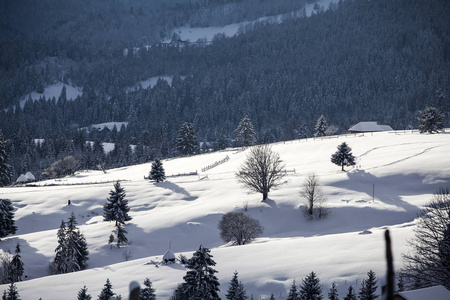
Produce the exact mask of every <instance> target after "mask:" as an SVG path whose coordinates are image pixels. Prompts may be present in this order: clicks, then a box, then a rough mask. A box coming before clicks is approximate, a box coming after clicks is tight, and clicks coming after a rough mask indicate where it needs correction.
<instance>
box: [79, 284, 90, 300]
mask: <svg viewBox="0 0 450 300" xmlns="http://www.w3.org/2000/svg"><path fill="white" fill-rule="evenodd" d="M91 299H92V297H91V295H89V294H88V292H87V287H86V286H84V287H83V288H82V289H81V290H79V291H78V295H77V300H91Z"/></svg>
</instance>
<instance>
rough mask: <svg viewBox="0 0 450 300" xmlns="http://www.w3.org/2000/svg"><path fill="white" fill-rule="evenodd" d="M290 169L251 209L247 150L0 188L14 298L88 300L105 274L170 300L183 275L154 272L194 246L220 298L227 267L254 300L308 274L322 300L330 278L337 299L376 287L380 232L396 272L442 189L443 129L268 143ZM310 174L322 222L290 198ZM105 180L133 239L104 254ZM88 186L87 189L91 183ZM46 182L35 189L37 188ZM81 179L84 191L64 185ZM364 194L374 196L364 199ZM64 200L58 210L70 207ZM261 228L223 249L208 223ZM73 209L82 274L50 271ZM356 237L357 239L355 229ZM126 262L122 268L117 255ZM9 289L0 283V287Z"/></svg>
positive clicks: (449, 178)
mask: <svg viewBox="0 0 450 300" xmlns="http://www.w3.org/2000/svg"><path fill="white" fill-rule="evenodd" d="M344 141H346V142H347V143H348V144H349V146H350V147H352V149H353V154H354V155H355V156H357V161H358V163H357V165H356V166H354V167H351V168H348V170H347V172H342V171H341V170H340V167H339V166H336V165H334V164H332V163H331V162H330V156H331V154H332V153H334V152H335V151H336V146H337V145H338V144H340V143H342V142H344ZM272 149H273V150H274V151H277V152H279V153H280V156H281V158H282V159H283V161H284V162H285V164H286V168H287V169H288V170H294V169H295V173H294V172H289V173H288V175H287V177H285V178H286V180H287V183H286V184H284V185H282V186H281V187H280V188H279V189H278V190H275V191H272V192H271V193H270V194H269V198H270V199H269V200H268V201H265V202H261V198H262V197H261V195H260V194H248V193H247V191H246V190H244V189H243V188H242V187H241V186H240V185H239V184H238V183H237V181H236V178H235V175H234V173H235V172H236V170H237V169H238V167H239V166H240V165H241V164H242V163H243V161H244V159H245V158H246V156H247V154H248V152H249V150H248V149H247V150H245V151H239V150H240V149H229V150H228V151H221V152H215V153H210V154H203V155H197V156H192V157H185V158H175V159H170V160H164V161H163V164H164V168H165V170H166V175H171V174H178V173H186V172H192V171H196V170H197V171H199V172H200V170H201V168H202V167H204V166H207V165H210V164H212V163H214V162H216V161H219V160H222V159H223V158H224V157H226V156H227V155H228V156H229V158H230V159H229V160H228V161H227V162H225V163H223V164H220V165H218V166H216V167H215V168H212V169H210V170H209V171H207V172H205V173H201V172H200V174H199V175H196V176H181V177H169V178H168V180H167V181H165V182H162V183H152V182H149V181H148V180H145V179H144V176H146V175H148V172H149V171H150V168H151V164H150V163H146V164H142V165H136V166H129V167H122V168H118V169H114V170H109V171H108V172H107V174H104V173H103V172H101V171H86V172H82V173H78V174H76V175H74V176H72V177H68V178H63V179H60V180H49V181H46V182H41V183H40V184H42V186H41V187H8V188H1V189H0V198H8V199H11V200H12V203H13V206H14V207H15V208H16V209H17V210H16V211H15V220H16V225H17V226H18V232H17V234H15V235H12V236H8V237H7V238H4V239H3V240H2V241H1V242H0V247H1V249H2V250H10V251H11V252H13V251H14V248H15V245H16V243H17V242H20V244H21V248H22V253H21V254H22V259H23V261H24V264H25V274H26V275H27V280H25V281H23V282H19V283H17V287H18V290H19V293H20V296H21V297H22V299H38V298H39V297H42V299H45V300H51V299H61V297H62V295H64V299H76V295H77V292H78V291H79V290H80V289H81V288H82V287H83V286H84V285H86V286H87V288H88V292H89V293H90V294H91V295H92V296H93V298H94V299H95V298H96V297H97V295H99V293H100V290H101V289H102V288H103V285H104V283H105V282H106V279H107V278H109V279H110V280H111V282H112V285H113V290H114V291H115V292H116V293H118V294H121V295H122V296H123V297H124V299H127V296H128V285H129V283H130V282H131V281H133V280H136V281H138V282H140V283H141V285H142V282H143V280H144V279H145V278H146V277H149V278H150V279H151V281H152V282H153V285H154V287H155V288H156V292H157V296H158V299H169V297H170V295H171V293H172V291H173V290H174V289H175V288H176V286H177V284H178V283H180V282H182V278H183V276H184V275H185V273H186V270H185V269H184V267H183V266H182V265H180V264H172V265H162V266H159V267H156V266H155V265H154V264H149V263H150V262H151V261H160V260H161V258H162V256H163V254H164V252H165V251H166V250H167V249H168V247H169V243H171V249H172V250H173V251H174V252H175V254H176V255H177V256H178V255H179V254H180V253H183V254H184V255H186V256H187V257H188V258H189V257H191V256H192V253H193V252H194V251H195V250H196V249H198V247H199V245H200V244H202V245H203V246H204V247H208V248H211V254H212V255H213V256H214V260H215V261H216V263H217V265H216V269H217V270H218V271H219V273H218V274H217V276H218V278H219V280H220V283H221V286H220V289H221V296H222V298H224V295H225V293H226V290H227V287H228V283H229V281H230V279H231V277H232V275H233V272H234V271H235V270H236V271H238V272H239V279H240V280H241V281H242V282H243V284H244V286H245V288H246V289H247V292H248V294H249V295H250V294H253V296H254V299H268V297H270V294H271V293H273V294H274V295H275V296H276V299H285V297H286V295H287V291H288V289H289V287H290V285H291V284H292V281H293V280H294V279H295V280H296V282H297V283H299V282H301V279H303V278H304V277H305V276H306V275H307V274H308V273H310V272H311V271H314V272H316V274H317V275H318V276H319V278H320V280H321V283H322V284H323V291H324V294H326V293H327V292H328V290H329V286H330V285H331V284H332V283H333V282H335V283H336V285H337V286H338V291H339V294H340V296H341V297H343V296H344V295H345V292H346V291H347V288H348V286H349V285H350V284H352V285H353V287H354V288H356V290H357V291H358V290H359V286H360V283H361V280H362V279H363V278H364V277H365V276H366V273H367V271H369V270H370V269H372V270H374V271H375V272H376V274H377V275H378V276H379V282H378V283H379V286H381V285H382V284H383V282H384V279H383V277H384V274H385V270H386V267H385V259H384V239H383V234H384V231H385V229H386V228H389V229H390V232H391V237H392V240H393V253H394V259H395V261H394V264H395V267H396V269H399V268H400V267H401V266H402V262H401V253H402V252H405V251H407V250H408V247H407V245H406V241H407V239H409V238H411V237H412V235H413V232H412V229H413V225H414V218H415V216H416V214H417V212H418V211H419V209H420V208H421V207H422V206H423V205H424V204H425V203H426V202H427V201H428V200H429V199H430V198H431V196H432V194H433V193H434V192H435V191H436V189H437V188H439V187H441V186H448V185H449V183H450V156H449V155H448V153H449V150H450V134H449V133H442V134H434V135H429V134H418V133H417V132H415V133H412V132H410V131H409V132H398V133H393V132H382V133H376V134H375V133H374V134H365V135H356V136H355V135H348V136H338V137H332V138H328V139H323V140H321V139H316V140H313V139H308V140H295V141H289V142H286V143H277V144H274V145H273V146H272ZM313 172H314V173H315V174H316V175H318V176H319V178H320V181H321V184H322V186H323V190H324V193H325V195H326V196H327V198H328V201H327V206H328V207H329V208H330V210H331V213H330V215H329V217H328V218H326V219H322V220H307V219H305V217H304V216H303V214H302V208H301V206H302V205H304V202H303V200H302V198H301V197H300V195H299V192H300V189H301V185H302V183H303V181H304V179H305V178H306V176H308V175H309V174H311V173H313ZM113 180H124V181H123V182H122V183H121V184H122V186H123V187H124V188H125V190H126V192H127V199H128V200H129V206H130V215H131V216H132V217H133V219H132V220H131V221H130V222H129V224H128V225H127V227H126V229H127V230H128V238H129V240H131V244H130V245H128V246H123V247H121V248H119V249H118V248H114V249H110V246H109V245H108V237H109V235H110V233H111V231H112V230H113V225H114V224H113V223H109V222H103V221H102V208H103V205H104V203H105V201H106V198H107V197H108V193H109V191H110V190H111V189H112V188H113V184H112V182H108V183H99V182H102V181H103V182H106V181H113ZM96 182H97V183H98V184H93V183H96ZM50 183H53V184H56V186H48V185H47V186H44V184H50ZM75 183H78V184H79V183H86V184H84V185H70V184H75ZM373 191H375V198H374V201H373ZM69 199H70V200H71V203H72V204H71V205H67V203H68V200H69ZM245 206H248V212H247V213H248V214H249V215H251V216H252V217H253V218H256V219H258V220H259V221H260V222H261V224H262V225H263V226H264V233H263V235H262V236H261V237H260V238H258V239H257V240H256V241H254V242H253V243H252V244H249V245H245V246H230V245H224V243H223V242H222V240H221V239H220V236H219V230H218V229H217V223H218V222H219V220H220V218H221V217H222V215H223V214H225V213H227V212H230V211H242V210H243V208H244V207H245ZM72 211H73V212H74V213H75V215H76V217H77V221H78V223H79V227H80V229H81V231H82V232H83V233H84V235H85V236H86V239H87V243H88V246H89V251H90V260H89V269H87V270H85V271H80V272H76V273H70V274H64V275H54V276H50V275H48V265H49V262H50V261H52V259H53V257H54V250H55V248H56V246H57V239H56V231H57V229H58V227H59V225H60V223H61V220H62V219H63V220H65V221H67V219H68V217H69V215H70V213H71V212H72ZM361 233H365V234H361ZM127 255H131V258H130V259H129V260H128V261H125V256H127ZM6 288H7V286H6V285H2V286H0V292H2V291H3V290H5V289H6Z"/></svg>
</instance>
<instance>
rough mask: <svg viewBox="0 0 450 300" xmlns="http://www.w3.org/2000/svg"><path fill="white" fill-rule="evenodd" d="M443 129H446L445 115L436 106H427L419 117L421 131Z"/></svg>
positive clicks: (429, 131)
mask: <svg viewBox="0 0 450 300" xmlns="http://www.w3.org/2000/svg"><path fill="white" fill-rule="evenodd" d="M442 129H444V115H443V114H442V113H441V112H440V111H439V110H438V109H437V108H436V107H432V106H428V107H427V108H425V110H424V111H423V112H422V113H421V114H420V117H419V131H420V133H424V132H428V133H433V132H436V133H438V132H439V130H442Z"/></svg>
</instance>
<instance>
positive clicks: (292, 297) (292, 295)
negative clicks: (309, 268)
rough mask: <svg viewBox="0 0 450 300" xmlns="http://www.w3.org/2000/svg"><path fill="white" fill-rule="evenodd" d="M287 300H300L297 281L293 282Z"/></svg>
mask: <svg viewBox="0 0 450 300" xmlns="http://www.w3.org/2000/svg"><path fill="white" fill-rule="evenodd" d="M286 300H300V294H299V292H298V290H297V284H296V283H295V280H294V281H293V282H292V285H291V289H290V290H289V294H288V297H287V299H286Z"/></svg>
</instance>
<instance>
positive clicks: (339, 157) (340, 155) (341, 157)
mask: <svg viewBox="0 0 450 300" xmlns="http://www.w3.org/2000/svg"><path fill="white" fill-rule="evenodd" d="M337 149H338V150H337V151H336V152H335V153H333V154H332V155H331V162H332V163H334V164H336V165H338V166H342V171H344V166H353V165H355V157H354V156H353V154H352V148H350V147H349V146H348V145H347V143H346V142H343V143H342V144H340V145H339V146H337Z"/></svg>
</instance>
